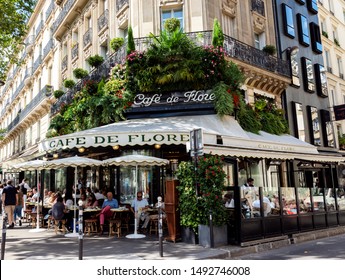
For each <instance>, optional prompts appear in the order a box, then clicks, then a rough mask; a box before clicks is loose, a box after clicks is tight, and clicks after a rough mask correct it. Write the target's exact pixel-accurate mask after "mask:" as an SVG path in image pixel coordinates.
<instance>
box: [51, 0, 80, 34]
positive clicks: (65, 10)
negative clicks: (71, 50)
mask: <svg viewBox="0 0 345 280" xmlns="http://www.w3.org/2000/svg"><path fill="white" fill-rule="evenodd" d="M75 1H76V0H68V1H67V2H66V4H65V5H64V6H63V8H62V10H61V12H60V14H59V16H58V18H57V19H56V20H55V21H54V23H53V28H52V31H53V33H55V31H56V30H57V29H58V27H59V26H60V24H61V22H62V21H63V20H64V19H65V18H66V15H67V14H68V12H69V11H70V9H71V8H72V6H73V4H74V2H75Z"/></svg>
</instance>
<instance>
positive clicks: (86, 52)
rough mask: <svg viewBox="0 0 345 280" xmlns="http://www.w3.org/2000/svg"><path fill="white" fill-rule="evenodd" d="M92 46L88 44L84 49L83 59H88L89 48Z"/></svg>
mask: <svg viewBox="0 0 345 280" xmlns="http://www.w3.org/2000/svg"><path fill="white" fill-rule="evenodd" d="M91 46H92V45H91V44H89V45H88V46H87V47H86V48H84V57H85V58H88V57H89V56H90V55H91V48H90V47H91Z"/></svg>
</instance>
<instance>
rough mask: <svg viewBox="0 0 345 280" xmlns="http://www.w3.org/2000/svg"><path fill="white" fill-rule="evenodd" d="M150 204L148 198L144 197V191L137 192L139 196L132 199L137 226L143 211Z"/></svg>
mask: <svg viewBox="0 0 345 280" xmlns="http://www.w3.org/2000/svg"><path fill="white" fill-rule="evenodd" d="M148 206H149V203H148V202H147V199H146V198H143V192H142V191H138V192H137V198H136V199H134V200H133V201H132V211H133V212H134V216H135V218H136V220H137V226H139V219H140V215H141V212H143V211H145V209H147V208H148Z"/></svg>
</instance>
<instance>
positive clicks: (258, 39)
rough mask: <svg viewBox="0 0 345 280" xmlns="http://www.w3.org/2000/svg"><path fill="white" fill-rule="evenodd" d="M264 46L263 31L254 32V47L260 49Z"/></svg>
mask: <svg viewBox="0 0 345 280" xmlns="http://www.w3.org/2000/svg"><path fill="white" fill-rule="evenodd" d="M264 46H265V33H261V34H258V33H254V47H255V48H257V49H259V50H262V48H263V47H264Z"/></svg>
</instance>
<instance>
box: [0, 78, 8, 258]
mask: <svg viewBox="0 0 345 280" xmlns="http://www.w3.org/2000/svg"><path fill="white" fill-rule="evenodd" d="M4 84H5V83H4V81H3V80H0V87H2V86H3V85H4ZM2 207H3V209H2V237H1V260H4V259H5V244H6V223H7V213H6V212H5V207H4V205H2Z"/></svg>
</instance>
